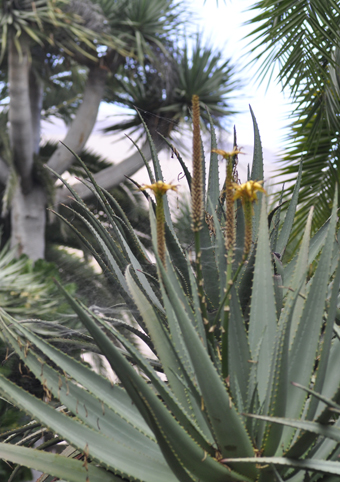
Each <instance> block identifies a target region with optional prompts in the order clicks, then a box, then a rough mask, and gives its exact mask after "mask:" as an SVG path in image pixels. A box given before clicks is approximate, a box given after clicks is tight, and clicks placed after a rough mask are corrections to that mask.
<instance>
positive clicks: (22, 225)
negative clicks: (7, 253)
mask: <svg viewBox="0 0 340 482" xmlns="http://www.w3.org/2000/svg"><path fill="white" fill-rule="evenodd" d="M45 227H46V195H45V192H44V189H43V188H42V187H40V186H34V187H33V188H32V189H31V191H30V192H29V193H28V194H24V193H23V191H22V189H21V186H20V184H19V183H18V185H17V188H16V192H15V195H14V197H13V200H12V206H11V246H12V247H16V248H17V255H18V256H20V255H21V254H23V253H24V254H27V256H28V257H29V258H31V259H32V260H33V261H36V260H37V259H40V258H44V256H45Z"/></svg>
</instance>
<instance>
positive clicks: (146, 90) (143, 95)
mask: <svg viewBox="0 0 340 482" xmlns="http://www.w3.org/2000/svg"><path fill="white" fill-rule="evenodd" d="M157 59H158V62H161V68H159V65H157V62H156V64H155V63H152V64H151V63H148V62H145V63H144V66H143V68H141V67H140V65H139V64H138V63H136V62H135V61H134V60H131V59H130V60H129V63H130V67H131V68H130V70H128V71H126V69H124V68H123V69H121V72H120V73H119V75H117V76H115V77H111V78H110V79H109V81H108V84H107V94H106V97H105V100H106V101H107V102H110V103H114V104H118V105H121V106H124V107H129V108H130V109H131V110H135V112H136V109H137V113H135V114H133V115H131V116H130V118H129V119H128V120H126V121H123V122H121V123H116V124H114V125H112V126H110V127H107V128H106V129H105V131H106V132H117V131H118V132H124V133H133V132H136V131H137V132H139V134H140V139H143V136H144V133H145V131H144V127H143V125H142V122H144V123H145V125H146V127H147V129H148V130H149V132H150V134H151V136H152V138H153V140H154V143H155V146H156V149H157V151H158V152H160V151H161V150H162V149H164V148H166V147H167V146H168V144H167V142H166V141H165V139H164V137H169V136H170V135H171V134H172V133H173V132H180V131H181V130H182V129H183V122H186V121H188V120H190V117H191V98H192V95H193V94H196V95H198V96H199V97H200V102H201V104H202V105H203V106H205V107H207V109H208V111H209V114H210V116H211V118H210V119H209V116H208V114H207V111H206V110H203V111H202V120H203V122H204V124H205V126H206V127H208V126H209V124H210V122H211V119H212V120H213V122H214V125H215V127H224V128H225V127H226V122H228V118H230V116H231V115H232V114H233V113H234V111H233V108H232V100H233V95H235V90H236V89H237V88H239V87H240V82H239V81H238V80H237V78H236V72H235V67H234V66H233V65H232V63H231V61H230V60H225V58H224V56H223V54H222V52H221V51H220V50H218V49H214V48H213V47H211V46H210V45H208V44H204V43H203V41H202V39H201V37H200V36H199V35H198V36H197V37H196V40H195V42H194V43H193V45H192V48H190V47H189V42H188V41H186V42H185V44H184V47H182V48H180V47H172V48H170V49H169V51H168V52H167V54H166V55H164V54H162V53H161V52H158V53H157ZM140 151H141V153H142V154H143V156H144V157H145V159H146V160H147V161H149V160H150V159H151V150H150V145H149V142H148V141H147V139H144V142H143V144H142V146H141V148H140ZM143 166H144V160H143V158H142V156H141V155H140V152H138V151H136V152H135V153H134V154H132V155H131V156H130V157H128V158H127V159H125V160H124V161H122V162H121V163H119V164H117V165H115V164H114V165H112V166H110V167H107V168H106V169H103V170H101V171H100V172H98V173H97V174H95V176H94V178H95V180H96V182H97V183H98V184H99V185H100V186H101V187H102V188H104V189H111V188H113V187H115V186H117V185H118V184H120V183H121V182H123V181H124V180H125V178H126V176H128V177H129V176H131V175H132V174H134V173H135V172H136V171H137V170H138V169H140V168H141V167H143ZM74 188H75V189H76V191H77V193H78V194H79V195H80V196H81V197H82V199H84V200H86V199H88V198H89V197H91V195H92V193H91V191H89V190H88V189H87V187H86V186H85V185H84V184H82V183H79V184H76V185H75V186H74ZM67 196H68V191H67V189H66V188H63V189H61V190H60V192H59V200H60V201H63V202H66V203H67V202H69V201H68V198H67Z"/></svg>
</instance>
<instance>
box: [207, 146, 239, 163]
mask: <svg viewBox="0 0 340 482" xmlns="http://www.w3.org/2000/svg"><path fill="white" fill-rule="evenodd" d="M211 152H216V154H219V155H220V156H223V157H224V159H227V160H228V159H229V158H230V157H233V156H237V155H238V154H244V152H241V148H239V149H237V148H235V147H234V148H233V150H232V151H231V152H227V151H222V149H212V151H211Z"/></svg>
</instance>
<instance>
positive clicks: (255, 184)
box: [232, 181, 266, 203]
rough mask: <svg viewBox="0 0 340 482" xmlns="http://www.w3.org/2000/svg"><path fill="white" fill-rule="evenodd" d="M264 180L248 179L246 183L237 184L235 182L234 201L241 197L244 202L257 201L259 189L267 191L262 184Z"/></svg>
mask: <svg viewBox="0 0 340 482" xmlns="http://www.w3.org/2000/svg"><path fill="white" fill-rule="evenodd" d="M262 183H263V181H247V182H245V183H244V184H236V183H235V182H233V184H232V186H233V189H235V194H234V201H235V200H236V199H241V201H242V203H244V202H247V201H250V202H253V201H257V194H256V193H257V191H259V192H264V193H265V192H266V191H265V189H263V187H262V186H261V184H262Z"/></svg>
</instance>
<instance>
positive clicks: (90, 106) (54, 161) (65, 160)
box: [47, 65, 107, 174]
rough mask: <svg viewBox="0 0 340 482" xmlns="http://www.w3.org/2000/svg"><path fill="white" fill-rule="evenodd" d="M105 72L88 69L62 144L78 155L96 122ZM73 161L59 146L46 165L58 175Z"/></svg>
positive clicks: (104, 83)
mask: <svg viewBox="0 0 340 482" xmlns="http://www.w3.org/2000/svg"><path fill="white" fill-rule="evenodd" d="M106 77H107V71H106V70H104V69H103V68H101V67H100V65H95V66H93V67H92V68H90V71H89V75H88V78H87V83H86V87H85V91H84V96H83V102H82V104H81V106H80V107H79V109H78V112H77V114H76V117H75V118H74V120H73V122H72V124H71V127H70V128H69V130H68V132H67V134H66V137H65V139H64V141H63V142H64V144H65V145H66V146H67V147H69V148H70V149H72V151H74V152H75V153H76V154H79V153H80V152H81V150H82V149H83V147H84V146H85V144H86V142H87V140H88V138H89V137H90V135H91V133H92V130H93V127H94V125H95V123H96V120H97V115H98V109H99V105H100V102H101V100H102V98H103V95H104V90H105V85H106ZM74 161H75V158H74V156H73V154H71V152H70V151H68V150H67V149H66V147H64V146H63V145H60V146H59V147H58V149H57V150H56V151H55V152H54V153H53V155H52V156H51V158H50V159H49V161H48V163H47V165H48V166H49V167H50V168H51V169H53V170H54V171H56V172H57V173H58V174H62V173H63V172H65V171H66V170H67V169H68V168H69V167H70V166H71V165H72V164H73V162H74Z"/></svg>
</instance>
